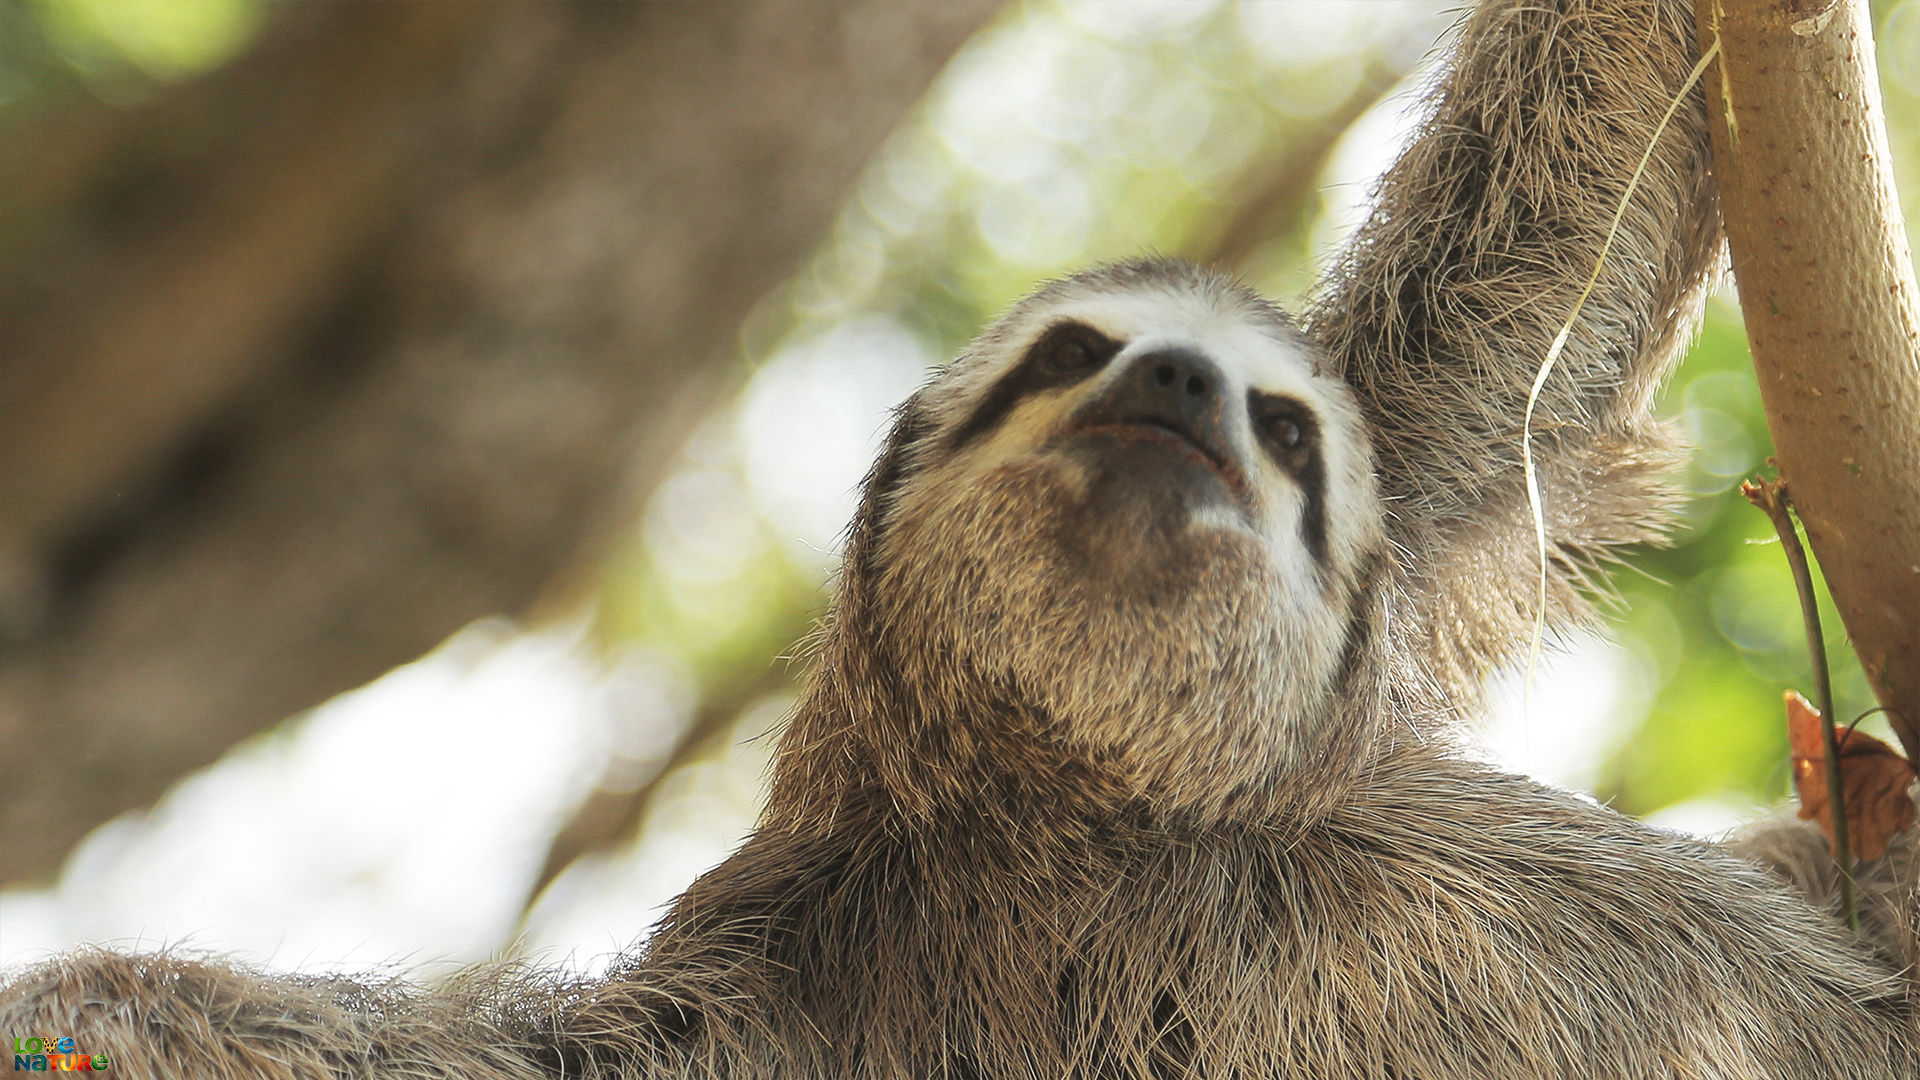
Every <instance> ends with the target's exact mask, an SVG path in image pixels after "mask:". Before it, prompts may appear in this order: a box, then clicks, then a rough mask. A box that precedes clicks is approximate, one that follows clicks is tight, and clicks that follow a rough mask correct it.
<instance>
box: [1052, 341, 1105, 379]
mask: <svg viewBox="0 0 1920 1080" xmlns="http://www.w3.org/2000/svg"><path fill="white" fill-rule="evenodd" d="M1099 363H1100V360H1099V358H1098V357H1096V356H1095V355H1094V353H1093V349H1092V348H1091V347H1090V346H1089V345H1088V344H1087V342H1086V341H1085V340H1084V339H1082V338H1080V337H1078V336H1073V337H1063V338H1061V339H1060V340H1059V341H1057V342H1055V343H1054V345H1053V348H1052V349H1050V350H1048V352H1047V366H1048V367H1051V368H1053V369H1054V370H1055V371H1083V370H1085V369H1087V368H1090V367H1094V366H1096V365H1097V364H1099Z"/></svg>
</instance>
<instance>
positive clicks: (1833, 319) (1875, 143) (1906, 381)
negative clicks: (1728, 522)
mask: <svg viewBox="0 0 1920 1080" xmlns="http://www.w3.org/2000/svg"><path fill="white" fill-rule="evenodd" d="M1697 11H1698V13H1699V26H1700V33H1701V40H1702V47H1703V48H1706V47H1708V46H1710V45H1711V44H1712V43H1713V42H1714V41H1715V40H1716V35H1717V40H1718V41H1719V43H1720V49H1721V53H1720V60H1719V62H1718V64H1717V65H1716V66H1715V67H1713V68H1711V69H1709V70H1708V72H1707V75H1706V77H1707V81H1708V84H1707V89H1708V98H1709V100H1710V101H1712V102H1714V103H1715V104H1714V112H1715V116H1716V122H1715V123H1714V125H1713V150H1714V166H1713V167H1714V174H1715V176H1716V178H1717V180H1718V182H1719V187H1720V194H1721V201H1722V207H1723V211H1724V213H1725V216H1726V224H1727V238H1728V243H1729V245H1730V246H1731V248H1732V251H1733V268H1734V274H1735V276H1736V278H1737V279H1738V281H1739V287H1740V307H1741V310H1742V312H1743V313H1744V315H1745V317H1746V324H1747V338H1748V341H1749V342H1750V343H1751V345H1752V348H1753V359H1754V366H1755V367H1756V368H1757V369H1758V371H1759V376H1760V393H1761V397H1762V399H1763V400H1764V401H1765V403H1766V409H1767V426H1768V428H1769V429H1770V430H1771V431H1772V433H1773V440H1774V448H1775V454H1776V456H1777V459H1778V461H1779V464H1780V472H1781V475H1782V477H1783V478H1784V479H1785V480H1786V482H1787V488H1788V492H1789V495H1790V496H1791V498H1792V500H1793V505H1794V506H1795V507H1796V508H1797V509H1798V510H1799V512H1800V516H1801V519H1802V521H1804V522H1805V524H1806V529H1807V538H1808V540H1809V541H1810V542H1811V544H1812V546H1813V550H1814V554H1815V555H1817V556H1818V557H1819V560H1820V566H1821V569H1822V571H1823V572H1824V573H1825V575H1826V579H1827V582H1828V584H1829V585H1830V586H1831V587H1832V590H1833V596H1834V600H1835V602H1836V604H1837V605H1838V607H1839V610H1840V616H1841V619H1842V620H1843V621H1844V622H1845V623H1846V629H1847V633H1848V635H1849V636H1850V637H1851V638H1852V640H1853V644H1854V648H1855V649H1856V650H1857V651H1858V653H1859V655H1860V659H1861V662H1862V663H1863V664H1864V665H1865V667H1866V670H1867V675H1868V677H1869V679H1870V680H1871V682H1872V685H1873V688H1874V692H1875V693H1876V694H1877V695H1878V696H1879V698H1880V702H1881V704H1883V705H1885V706H1886V707H1887V709H1888V710H1889V713H1890V719H1891V721H1892V723H1893V727H1894V730H1895V731H1896V732H1898V733H1899V736H1900V740H1901V742H1902V743H1903V744H1905V747H1906V750H1907V754H1908V756H1909V757H1914V758H1916V759H1920V290H1916V288H1915V284H1914V272H1913V260H1912V255H1911V252H1910V251H1909V250H1908V245H1907V238H1906V231H1905V228H1904V226H1903V225H1902V222H1901V219H1900V208H1899V205H1900V204H1899V202H1898V200H1897V198H1896V196H1895V193H1894V187H1893V174H1892V166H1891V158H1890V155H1889V153H1888V148H1887V133H1886V125H1885V121H1884V118H1883V117H1882V115H1881V109H1880V91H1879V85H1878V83H1877V81H1876V79H1875V69H1874V50H1873V37H1872V23H1871V18H1870V14H1869V11H1868V8H1867V4H1866V2H1865V0H1827V2H1821V0H1785V2H1782V0H1766V2H1761V0H1697ZM1843 719H1844V718H1843Z"/></svg>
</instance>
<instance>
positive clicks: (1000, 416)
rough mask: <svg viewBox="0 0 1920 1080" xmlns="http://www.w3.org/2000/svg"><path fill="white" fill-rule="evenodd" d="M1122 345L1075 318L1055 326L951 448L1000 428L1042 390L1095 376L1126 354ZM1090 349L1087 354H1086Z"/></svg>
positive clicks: (1003, 379)
mask: <svg viewBox="0 0 1920 1080" xmlns="http://www.w3.org/2000/svg"><path fill="white" fill-rule="evenodd" d="M1121 347H1122V346H1121V343H1120V342H1118V341H1115V340H1113V339H1112V338H1110V337H1108V336H1107V335H1105V334H1103V333H1101V332H1100V331H1098V330H1095V329H1094V328H1093V327H1091V326H1088V325H1087V324H1086V323H1082V322H1074V321H1073V320H1071V319H1068V320H1063V321H1061V322H1057V323H1054V324H1053V325H1052V326H1049V327H1047V329H1046V332H1045V333H1043V334H1041V335H1040V336H1039V337H1038V338H1036V339H1035V340H1034V342H1033V344H1032V345H1029V346H1028V347H1027V351H1026V353H1025V355H1023V356H1021V357H1020V361H1019V363H1016V364H1015V365H1013V368H1012V370H1010V371H1008V372H1007V373H1006V374H1005V375H1002V376H1000V379H999V381H998V382H995V383H994V384H993V388H992V389H990V390H988V391H987V393H986V396H984V397H982V398H981V399H980V404H979V406H978V407H976V408H975V409H974V410H973V415H972V416H969V417H967V419H966V422H965V423H962V424H960V425H959V426H958V427H956V428H954V429H953V434H952V435H950V436H948V440H947V446H948V449H949V450H958V449H960V448H961V447H963V446H965V445H967V444H968V443H970V442H973V441H974V440H975V439H978V438H980V437H981V436H983V435H986V434H988V433H990V432H992V431H993V430H994V429H995V428H998V427H999V426H1000V424H1001V422H1003V421H1004V420H1006V418H1007V414H1008V413H1010V412H1012V411H1013V408H1014V406H1015V405H1018V404H1020V402H1021V401H1023V400H1025V399H1026V398H1027V397H1030V396H1031V395H1033V394H1036V393H1039V392H1040V391H1042V390H1053V389H1057V388H1059V387H1063V386H1072V385H1073V384H1074V383H1077V382H1080V381H1081V380H1083V379H1085V378H1087V377H1088V376H1090V375H1092V374H1093V373H1094V372H1096V371H1099V370H1100V369H1101V368H1103V367H1105V366H1107V362H1108V361H1109V360H1112V359H1113V358H1114V356H1115V355H1116V354H1118V353H1119V352H1120V349H1121ZM1083 350H1084V351H1083Z"/></svg>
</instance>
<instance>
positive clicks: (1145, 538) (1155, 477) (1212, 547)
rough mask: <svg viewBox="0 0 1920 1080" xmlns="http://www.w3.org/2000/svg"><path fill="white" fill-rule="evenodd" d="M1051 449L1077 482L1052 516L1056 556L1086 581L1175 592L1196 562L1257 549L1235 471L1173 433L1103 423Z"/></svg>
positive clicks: (1134, 591) (1197, 569)
mask: <svg viewBox="0 0 1920 1080" xmlns="http://www.w3.org/2000/svg"><path fill="white" fill-rule="evenodd" d="M1059 453H1060V454H1061V455H1062V456H1063V457H1064V458H1065V459H1066V461H1067V462H1070V468H1071V470H1072V471H1073V472H1074V473H1075V474H1076V476H1077V482H1076V483H1074V484H1072V485H1070V487H1071V491H1070V492H1067V491H1062V492H1056V493H1054V497H1055V498H1065V499H1069V500H1070V501H1071V503H1072V505H1071V506H1068V507H1064V508H1062V509H1063V510H1064V511H1065V512H1062V513H1057V514H1053V515H1049V517H1051V518H1053V519H1054V521H1055V522H1056V526H1055V528H1054V529H1053V533H1054V541H1055V544H1056V545H1057V547H1058V550H1059V553H1060V556H1061V558H1062V559H1063V560H1064V561H1065V562H1066V563H1067V564H1068V566H1070V567H1071V568H1072V569H1073V570H1074V571H1075V572H1077V573H1078V574H1079V575H1080V576H1082V577H1084V578H1086V579H1087V580H1088V581H1089V582H1091V583H1098V584H1104V585H1107V586H1109V587H1112V588H1116V589H1120V590H1122V591H1123V592H1125V593H1127V594H1130V595H1135V596H1143V595H1146V594H1151V593H1154V592H1159V591H1165V590H1175V591H1184V588H1183V586H1188V587H1190V585H1191V579H1192V578H1193V577H1194V576H1195V575H1196V574H1199V573H1202V572H1203V571H1204V569H1205V568H1204V566H1203V565H1202V564H1203V563H1206V562H1212V561H1216V560H1221V559H1226V560H1229V561H1235V562H1238V561H1241V560H1244V559H1247V558H1249V557H1253V556H1257V554H1258V550H1259V549H1258V544H1257V539H1256V537H1255V536H1254V534H1253V525H1252V515H1251V512H1250V511H1249V509H1248V505H1247V500H1246V497H1245V495H1244V492H1245V487H1246V481H1245V479H1244V474H1243V473H1242V472H1241V471H1240V470H1239V468H1238V466H1237V465H1235V464H1234V463H1233V462H1232V461H1231V460H1230V459H1223V458H1221V457H1220V456H1217V455H1214V454H1210V453H1208V452H1207V451H1205V450H1203V449H1202V448H1200V447H1199V446H1197V445H1195V444H1194V443H1193V442H1191V441H1188V440H1186V439H1184V438H1182V437H1181V436H1180V435H1179V434H1178V433H1175V432H1168V431H1166V430H1165V429H1162V428H1159V427H1156V426H1153V425H1147V424H1139V425H1134V424H1126V425H1121V424H1103V425H1100V426H1097V427H1091V428H1087V429H1084V430H1081V431H1078V432H1075V433H1073V434H1072V435H1071V436H1070V438H1069V439H1068V440H1066V441H1065V443H1064V445H1063V446H1062V447H1061V448H1060V450H1059Z"/></svg>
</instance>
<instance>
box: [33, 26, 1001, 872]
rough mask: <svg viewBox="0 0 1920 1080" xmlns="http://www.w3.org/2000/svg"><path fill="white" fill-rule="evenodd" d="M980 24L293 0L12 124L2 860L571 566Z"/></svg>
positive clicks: (727, 367) (51, 854)
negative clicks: (109, 90) (114, 101)
mask: <svg viewBox="0 0 1920 1080" xmlns="http://www.w3.org/2000/svg"><path fill="white" fill-rule="evenodd" d="M990 8H991V4H990V3H989V2H988V0H963V2H958V3H941V4H926V5H896V4H894V3H892V2H891V0H854V2H843V3H818V4H793V5H772V4H756V5H710V4H612V5H559V4H477V5H468V4H440V3H423V4H373V5H353V4H337V5H295V6H293V7H291V8H276V9H274V11H273V17H274V18H273V25H272V26H270V27H269V30H268V32H267V34H266V36H265V38H264V40H263V41H262V42H261V43H260V45H259V46H258V47H257V48H255V49H254V50H253V51H252V53H251V54H250V55H248V56H247V57H245V58H243V59H242V60H241V61H239V62H238V63H236V64H235V65H233V66H231V67H229V68H228V69H226V70H224V71H222V72H220V73H218V74H217V75H215V76H213V77H210V78H207V79H204V80H201V81H199V82H197V83H194V84H191V85H187V86H183V87H179V88H177V89H175V90H173V91H170V92H168V93H165V94H163V95H162V96H161V97H160V98H159V99H157V100H155V101H153V102H151V103H149V104H148V105H146V106H144V107H141V108H139V109H136V110H133V111H131V112H117V111H115V110H112V109H108V108H105V107H102V106H100V105H98V104H96V103H92V102H88V101H81V100H72V99H68V100H61V101H55V102H52V103H48V104H44V105H40V106H36V108H38V110H39V111H38V113H37V114H36V115H34V116H31V117H28V118H26V119H22V118H21V117H20V116H19V114H18V111H17V110H16V111H15V112H14V113H10V114H7V115H6V116H0V120H5V121H6V123H7V129H6V130H4V131H0V140H4V145H5V147H6V150H7V152H6V153H5V154H0V328H3V329H0V761H5V762H8V763H10V764H9V768H8V775H7V780H6V797H5V799H4V800H0V836H4V837H6V838H7V840H6V843H5V844H4V845H0V881H11V880H18V879H22V878H30V877H35V876H42V875H45V874H46V873H48V872H49V871H50V870H51V869H53V868H54V867H56V866H57V865H58V862H59V859H60V858H61V856H62V855H63V853H64V852H65V851H66V850H67V849H68V848H69V847H70V846H71V845H72V843H73V842H74V841H75V840H76V839H77V838H79V837H80V836H81V835H83V834H84V833H85V832H86V831H87V830H88V829H90V828H92V827H93V826H95V825H97V824H99V823H100V822H102V821H105V820H106V819H107V818H109V817H111V816H113V815H114V814H116V813H119V812H120V811H122V810H125V809H128V808H131V807H136V806H141V805H144V804H146V803H147V802H149V801H151V800H152V799H153V798H154V797H155V796H157V795H158V794H160V793H161V791H163V790H164V789H165V787H166V786H167V785H168V784H170V783H171V782H172V781H173V780H174V779H176V778H178V777H179V776H181V775H182V774H184V773H186V772H188V771H190V770H193V769H196V768H199V767H201V766H203V765H205V764H207V763H209V762H211V761H212V760H214V759H215V758H217V757H218V756H219V755H220V754H221V753H222V752H224V751H225V750H226V749H227V748H228V747H230V746H231V745H233V744H234V743H235V742H236V741H238V740H239V739H241V738H244V737H246V736H247V735H249V734H252V733H254V732H257V731H260V730H262V729H264V728H266V727H268V726H269V725H271V724H273V723H275V722H277V721H279V720H280V719H282V718H284V717H286V716H288V715H289V714H291V713H293V712H296V711H297V710H299V709H302V708H304V707H306V706H310V705H313V704H315V703H316V702H318V701H321V700H323V699H324V698H326V697H328V696H330V695H332V694H334V693H337V692H339V691H342V690H346V689H349V688H351V687H354V686H356V685H359V684H360V683H363V682H365V681H367V680H368V679H371V678H373V677H375V676H377V675H379V674H381V673H382V672H384V671H385V670H387V669H388V668H390V667H392V666H393V665H395V664H398V663H402V662H405V661H407V660H410V659H413V658H414V657H416V656H418V655H420V654H421V653H422V652H424V651H425V650H427V649H429V648H431V647H432V646H433V645H435V644H436V643H437V642H439V641H440V640H442V639H443V638H444V637H446V636H447V635H448V634H450V633H451V632H453V631H454V630H456V629H458V628H459V627H460V626H461V625H462V624H464V623H466V622H467V621H469V620H472V619H474V618H477V617H481V616H485V615H488V614H492V613H517V612H522V611H524V610H525V609H526V608H527V606H528V605H529V604H530V603H532V602H533V601H534V600H535V598H536V597H537V596H539V595H540V594H541V593H542V590H543V589H546V588H548V587H549V585H550V583H551V582H552V581H553V580H554V577H555V575H556V573H558V572H561V571H562V570H564V569H565V568H567V567H568V566H569V565H570V564H572V563H575V562H577V561H578V560H579V559H580V558H581V557H582V556H583V555H588V554H590V553H591V549H592V547H593V544H594V540H595V538H596V537H597V536H600V535H603V534H604V532H605V530H606V528H607V526H608V524H609V522H611V521H615V520H618V515H617V514H616V513H615V511H616V510H618V509H620V508H623V507H631V506H632V505H634V503H635V502H636V501H637V500H638V498H639V497H640V496H641V495H642V494H644V492H645V491H646V490H647V489H648V488H649V487H650V486H651V484H652V482H653V481H654V479H655V478H656V477H657V476H658V475H659V473H660V470H661V469H662V468H663V466H664V464H665V461H666V459H667V458H668V457H669V456H670V454H671V453H672V451H673V450H674V449H675V448H676V447H677V446H678V445H679V443H680V442H681V441H682V440H683V439H684V437H685V435H686V434H687V432H688V431H689V429H690V427H691V425H692V424H693V423H694V422H695V421H697V420H698V418H700V417H701V416H702V415H704V414H705V413H706V412H707V411H708V410H709V409H710V407H711V406H712V405H713V404H714V403H715V402H716V401H717V400H718V399H719V397H720V395H721V394H722V392H723V391H724V390H725V389H726V388H727V387H728V386H729V385H731V384H732V383H734V382H735V381H736V380H737V379H738V377H739V372H738V369H737V367H736V366H735V365H734V364H733V363H731V361H733V360H734V359H735V355H736V349H737V346H736V345H735V340H736V337H735V335H736V334H737V332H738V329H739V327H740V325H741V322H742V320H743V318H744V317H745V315H746V313H747V311H748V309H749V307H750V306H751V305H752V304H753V303H754V302H755V301H756V300H757V299H759V298H760V297H761V296H762V295H763V294H765V293H766V292H767V291H768V290H769V289H770V288H772V287H773V286H775V285H776V284H777V283H778V282H780V281H781V280H782V279H783V278H784V277H786V276H787V275H789V274H790V273H792V272H793V270H794V269H795V266H796V263H797V261H798V260H799V259H800V258H802V257H803V256H804V255H805V254H806V253H807V252H808V251H809V250H811V249H812V248H813V246H814V245H815V244H816V243H817V242H818V240H819V239H820V237H821V235H822V233H823V232H824V230H825V227H826V226H827V224H828V223H829V222H830V220H831V219H832V216H833V214H834V213H835V211H836V210H837V208H838V207H839V206H840V205H841V203H842V200H843V198H844V196H845V193H846V191H847V189H848V188H849V186H850V185H851V184H852V182H853V181H854V179H855V178H856V176H857V175H858V173H859V171H860V168H861V166H862V164H863V163H864V162H865V161H866V160H867V158H868V157H869V155H870V154H871V153H872V152H873V150H874V149H875V148H876V147H877V146H878V144H879V142H880V141H881V139H882V138H883V137H884V136H885V135H886V133H887V132H888V131H889V130H891V128H892V127H893V126H894V124H895V123H896V121H897V120H898V119H899V118H900V116H901V115H902V113H903V112H904V111H905V110H906V108H907V107H908V106H910V105H911V104H912V103H913V102H915V101H917V100H918V99H919V98H920V97H921V95H922V93H923V92H924V90H925V88H926V86H927V84H928V82H929V81H930V80H931V78H932V77H933V75H934V74H935V73H936V72H937V71H938V70H939V69H940V67H941V66H942V65H943V63H944V62H945V60H946V59H947V57H948V56H949V55H950V54H951V53H952V51H953V49H954V48H955V47H956V46H957V45H958V44H959V43H960V42H961V41H963V40H964V39H965V37H966V36H967V35H968V33H970V32H971V31H972V30H973V29H975V28H976V27H977V26H978V25H979V24H980V23H981V21H982V20H983V19H984V17H985V16H986V15H987V14H988V12H989V11H990ZM27 763H32V765H31V767H29V766H28V764H27ZM368 767H369V768H372V769H377V768H380V767H381V763H379V762H369V763H368ZM396 782H404V779H400V778H396Z"/></svg>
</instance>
